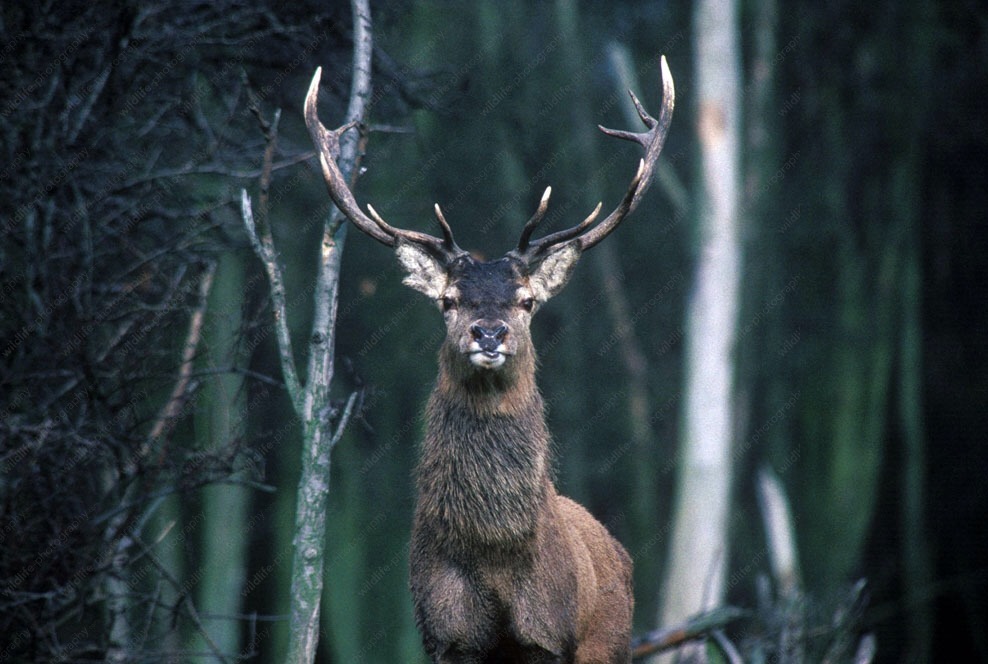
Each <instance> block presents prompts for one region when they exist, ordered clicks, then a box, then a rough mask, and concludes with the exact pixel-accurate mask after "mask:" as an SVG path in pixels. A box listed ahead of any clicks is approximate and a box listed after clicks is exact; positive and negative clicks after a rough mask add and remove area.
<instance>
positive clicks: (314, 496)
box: [287, 0, 372, 664]
mask: <svg viewBox="0 0 988 664" xmlns="http://www.w3.org/2000/svg"><path fill="white" fill-rule="evenodd" d="M351 7H352V9H353V79H352V81H351V87H350V105H349V108H348V109H347V117H346V121H347V122H350V121H353V120H360V121H362V120H363V118H364V116H365V114H366V112H367V105H368V100H369V98H370V74H371V49H372V41H371V16H370V8H369V6H368V3H367V0H353V2H352V3H351ZM340 143H341V152H340V158H339V166H340V170H341V171H342V172H343V173H344V174H347V173H351V172H352V173H356V172H357V169H356V168H355V164H356V161H357V147H358V142H357V138H356V136H355V135H353V133H352V132H351V134H350V135H348V136H344V137H343V139H342V140H341V141H340ZM341 221H342V219H341V215H340V213H339V211H338V210H336V209H335V208H334V209H333V212H332V213H331V214H330V216H329V218H328V219H327V220H326V222H325V223H324V225H323V236H322V243H321V251H320V252H319V268H318V275H317V277H316V287H315V291H314V294H313V296H314V307H315V311H314V316H313V323H312V335H311V336H310V339H311V342H310V344H309V363H308V371H307V374H306V384H305V389H304V393H303V395H302V403H301V412H299V417H300V418H301V420H302V430H303V440H302V446H303V447H302V476H301V478H300V479H299V490H298V498H297V502H296V513H295V541H294V556H293V560H292V587H291V598H290V601H291V606H290V609H289V625H290V630H291V635H290V640H289V645H288V658H287V661H288V662H290V663H293V664H310V663H311V662H313V661H314V660H315V656H316V648H317V646H318V644H319V608H320V600H321V598H322V592H323V567H324V559H325V538H326V505H327V499H328V496H329V472H330V457H331V454H332V444H331V441H332V439H333V435H332V430H331V428H330V421H331V419H332V418H331V413H330V409H331V405H330V399H329V387H330V383H331V382H332V379H333V346H334V341H335V323H336V304H337V297H338V287H339V273H340V257H341V255H342V252H343V241H344V239H345V237H346V226H345V225H343V224H342V223H341Z"/></svg>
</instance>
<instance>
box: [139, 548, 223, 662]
mask: <svg viewBox="0 0 988 664" xmlns="http://www.w3.org/2000/svg"><path fill="white" fill-rule="evenodd" d="M132 541H133V542H134V543H135V544H137V546H138V547H139V548H140V549H141V552H142V553H143V554H145V555H146V556H147V557H148V559H149V560H150V561H151V564H152V565H154V567H155V568H156V569H157V570H158V573H159V574H161V576H163V577H164V578H165V579H166V580H167V581H168V582H169V583H170V584H172V586H174V588H175V591H176V592H178V593H179V595H180V598H179V601H180V602H181V601H184V602H185V606H186V610H187V611H188V614H189V619H190V620H191V621H192V624H193V625H194V626H195V628H196V631H197V632H199V634H200V635H201V636H202V639H203V641H205V642H206V645H207V646H208V647H209V650H210V651H211V652H212V654H213V656H214V657H216V659H218V660H220V661H221V662H230V661H235V660H236V657H232V658H231V657H230V656H227V655H224V654H223V653H222V651H220V649H219V646H217V645H216V643H215V642H214V641H213V639H212V638H211V637H210V636H209V632H208V631H207V630H206V627H205V626H204V625H203V624H202V620H200V618H199V612H198V611H197V610H196V606H195V603H194V602H193V601H192V598H191V597H190V596H189V593H188V591H187V590H185V589H183V584H181V583H179V581H178V579H176V578H175V577H174V576H172V574H171V572H169V571H168V568H167V567H166V566H165V565H164V564H162V562H161V561H160V560H158V558H157V557H156V556H155V555H154V552H153V551H151V549H149V548H148V546H147V545H146V544H144V543H143V542H142V541H141V540H140V538H139V537H136V536H135V537H134V538H133V540H132Z"/></svg>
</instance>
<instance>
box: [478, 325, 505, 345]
mask: <svg viewBox="0 0 988 664" xmlns="http://www.w3.org/2000/svg"><path fill="white" fill-rule="evenodd" d="M470 335H471V336H472V337H473V339H474V341H476V342H477V343H478V344H480V349H481V350H495V349H497V347H498V346H500V345H501V342H502V341H504V338H505V337H506V336H508V326H507V325H498V324H495V325H489V326H488V325H480V324H479V323H474V324H473V325H471V326H470Z"/></svg>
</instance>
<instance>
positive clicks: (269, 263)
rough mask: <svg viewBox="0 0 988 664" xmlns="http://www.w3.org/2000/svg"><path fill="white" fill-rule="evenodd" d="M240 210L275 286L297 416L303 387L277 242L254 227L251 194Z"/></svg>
mask: <svg viewBox="0 0 988 664" xmlns="http://www.w3.org/2000/svg"><path fill="white" fill-rule="evenodd" d="M240 205H241V207H240V210H241V213H242V215H243V220H244V227H245V228H246V229H247V236H248V237H249V238H250V244H251V246H252V247H253V248H254V253H255V254H257V257H258V258H259V259H261V263H262V264H263V265H264V269H265V271H266V272H267V273H268V282H269V283H270V284H271V307H272V309H274V323H275V332H276V333H277V335H278V353H279V356H280V358H281V372H282V374H283V375H284V377H285V387H286V388H287V389H288V395H289V397H291V400H292V404H293V405H294V406H295V410H296V411H297V412H301V407H302V398H303V397H302V387H301V385H300V384H299V380H298V372H297V371H296V369H295V355H294V353H293V352H292V336H291V333H290V332H289V330H288V308H287V306H286V304H285V301H286V300H285V281H284V279H283V278H282V276H281V267H279V265H278V257H277V255H276V254H275V249H274V239H273V238H272V237H271V233H270V231H268V232H266V233H265V232H263V231H262V234H261V236H260V237H258V232H257V226H256V224H255V223H254V211H253V210H252V209H251V204H250V196H248V195H247V190H246V189H244V190H242V193H241V202H240Z"/></svg>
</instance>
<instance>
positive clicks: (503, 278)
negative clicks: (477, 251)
mask: <svg viewBox="0 0 988 664" xmlns="http://www.w3.org/2000/svg"><path fill="white" fill-rule="evenodd" d="M447 283H448V285H447V287H446V290H445V292H444V296H446V297H454V298H456V299H457V300H459V302H460V305H461V306H465V307H482V306H495V307H496V306H512V305H514V304H515V303H517V302H518V301H519V300H520V299H523V298H525V297H530V293H529V288H528V278H527V277H526V276H525V275H524V273H523V266H522V264H521V263H520V262H519V261H517V260H514V259H511V258H500V259H498V260H494V261H478V260H475V259H473V258H470V257H465V258H464V259H461V260H458V261H456V262H455V263H454V264H453V265H452V266H451V267H450V270H449V279H448V282H447Z"/></svg>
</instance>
